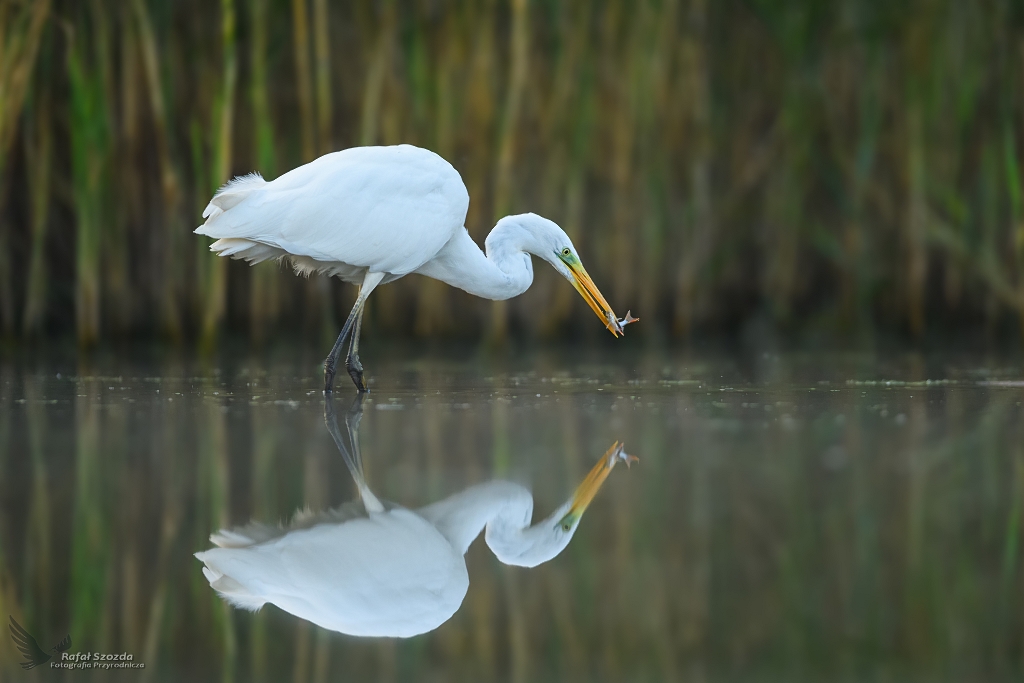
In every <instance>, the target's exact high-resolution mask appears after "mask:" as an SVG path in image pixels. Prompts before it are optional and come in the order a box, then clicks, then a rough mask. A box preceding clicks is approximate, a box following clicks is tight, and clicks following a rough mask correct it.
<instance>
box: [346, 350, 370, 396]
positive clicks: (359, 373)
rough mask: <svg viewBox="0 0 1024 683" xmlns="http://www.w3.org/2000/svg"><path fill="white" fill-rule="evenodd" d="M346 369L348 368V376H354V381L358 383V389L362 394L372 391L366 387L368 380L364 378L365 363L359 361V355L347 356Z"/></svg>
mask: <svg viewBox="0 0 1024 683" xmlns="http://www.w3.org/2000/svg"><path fill="white" fill-rule="evenodd" d="M345 369H346V370H348V376H349V377H351V378H352V383H353V384H355V385H356V390H357V391H358V392H359V393H360V394H365V393H367V392H369V391H370V390H369V389H368V388H367V387H366V380H365V379H363V364H362V363H360V362H359V356H349V357H348V358H346V359H345Z"/></svg>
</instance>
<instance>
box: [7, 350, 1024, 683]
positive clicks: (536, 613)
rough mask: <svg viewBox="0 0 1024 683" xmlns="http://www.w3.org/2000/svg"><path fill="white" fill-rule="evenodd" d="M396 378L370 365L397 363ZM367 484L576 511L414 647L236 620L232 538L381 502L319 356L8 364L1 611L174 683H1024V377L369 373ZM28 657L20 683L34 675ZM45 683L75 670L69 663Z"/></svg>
mask: <svg viewBox="0 0 1024 683" xmlns="http://www.w3.org/2000/svg"><path fill="white" fill-rule="evenodd" d="M367 360H368V362H367ZM364 362H365V363H366V365H367V371H368V375H369V376H370V377H371V378H372V384H371V388H372V393H371V394H370V395H369V397H368V398H367V399H366V401H365V403H364V406H363V417H362V422H361V426H360V434H359V440H360V444H361V451H362V459H363V464H364V470H365V477H366V480H367V483H368V485H369V486H370V488H372V489H373V491H374V492H375V493H376V494H377V495H379V496H380V497H381V498H383V499H386V500H389V501H394V502H396V503H398V504H400V505H403V506H406V507H409V508H415V507H419V506H423V505H427V504H429V503H432V502H436V501H438V500H442V499H444V498H445V497H447V496H450V495H452V494H455V493H457V492H459V491H462V490H464V489H466V488H467V487H471V486H473V485H476V484H480V483H482V482H487V481H492V480H504V481H511V482H515V483H519V484H522V485H525V486H527V487H528V488H529V489H530V490H531V491H532V493H533V498H534V503H535V507H534V518H535V519H539V518H541V517H546V516H547V515H548V514H549V513H550V512H551V511H552V510H554V509H555V508H556V507H557V506H558V505H559V504H561V503H562V502H564V501H565V500H566V498H567V496H569V495H570V494H571V493H572V491H573V489H574V488H575V487H576V485H577V484H578V483H579V482H580V481H581V480H582V478H583V477H584V475H586V473H587V471H588V470H590V468H591V466H593V465H594V463H595V462H597V460H598V459H599V458H600V457H601V455H602V454H603V453H605V452H606V450H607V449H608V447H609V446H610V445H611V444H612V443H613V442H615V441H622V442H625V443H626V446H627V450H628V451H629V452H630V453H632V454H635V455H637V456H638V457H639V458H640V462H639V464H638V465H634V466H633V467H632V468H630V469H628V470H627V469H626V468H616V469H615V471H614V472H612V473H611V475H610V476H609V477H608V480H607V481H606V483H605V484H604V487H603V488H602V489H601V491H600V492H599V493H598V495H597V496H596V498H595V500H594V501H593V503H592V504H591V505H590V507H589V508H588V509H587V511H586V514H585V515H584V516H583V518H582V520H581V521H580V524H579V528H578V530H577V531H576V533H575V536H574V538H573V539H572V541H571V542H570V543H569V545H568V546H567V547H566V549H565V550H564V551H563V552H561V554H559V555H557V556H556V557H555V558H554V559H552V560H550V561H548V562H546V563H544V564H541V565H540V566H538V567H535V568H532V569H527V568H520V567H510V566H506V565H504V564H502V563H500V562H499V561H498V560H497V559H496V558H495V556H494V555H493V554H492V553H491V552H490V550H489V549H488V548H487V546H486V545H485V544H484V542H483V539H478V540H477V541H476V542H475V543H474V544H473V545H472V546H471V547H470V549H469V552H468V554H467V556H466V565H467V569H468V576H469V587H468V590H467V592H466V596H465V600H464V602H463V603H462V605H461V607H460V608H459V609H458V610H457V611H456V612H455V614H454V616H452V617H451V618H450V619H449V620H447V621H445V622H444V623H443V624H441V625H440V626H439V627H438V628H436V630H433V631H431V632H429V633H426V634H424V635H420V636H416V637H413V638H408V639H394V638H374V639H367V638H358V637H353V636H346V635H342V634H338V633H334V632H331V631H328V630H325V629H322V628H320V627H317V626H314V625H312V624H310V623H309V622H307V621H304V620H302V619H299V618H297V617H295V616H293V615H291V614H288V613H286V612H284V611H282V610H280V609H278V608H276V607H273V606H267V607H265V608H264V609H263V610H261V611H260V612H258V613H255V614H253V613H249V612H246V611H240V610H237V609H234V608H232V607H230V606H228V605H227V604H225V603H224V602H223V601H222V600H221V599H220V598H218V597H217V595H216V593H215V592H214V591H213V590H211V588H210V585H209V583H208V581H207V580H206V579H205V578H204V576H203V574H202V571H201V567H202V565H201V563H200V562H198V561H197V560H196V559H195V558H194V557H193V553H195V552H197V551H202V550H205V549H207V548H209V547H211V545H210V542H209V536H210V534H211V533H212V532H215V531H216V530H218V529H219V528H221V527H230V526H235V525H240V524H245V523H247V522H249V521H251V520H258V521H261V522H264V523H269V524H276V523H277V522H279V521H287V520H288V519H290V518H291V517H292V515H293V514H294V513H295V511H296V510H297V509H306V508H308V509H309V510H310V511H314V512H315V511H318V510H326V509H329V508H332V507H335V506H339V505H342V504H344V503H346V502H348V501H351V500H353V499H354V498H355V497H356V491H355V487H354V485H353V482H352V478H351V476H349V473H348V470H347V468H346V466H345V463H344V461H343V459H342V457H341V456H340V454H339V451H338V449H337V448H336V446H335V444H334V441H333V440H332V438H331V436H330V434H329V433H328V430H327V428H326V426H325V424H324V419H323V417H324V406H323V398H322V396H321V393H320V391H319V389H320V379H319V377H318V375H317V370H316V359H315V357H313V356H307V355H305V354H301V353H294V354H292V353H287V352H279V353H277V354H275V355H273V356H268V357H263V356H261V357H246V358H243V359H241V360H239V359H230V358H224V359H221V360H219V361H215V362H205V363H204V362H199V361H192V360H181V359H177V360H170V359H157V360H153V359H132V358H122V357H115V356H106V357H101V358H97V359H91V360H82V361H74V362H71V361H68V360H66V359H65V360H62V359H59V358H49V357H45V356H42V357H40V356H32V357H28V358H21V359H18V360H17V361H16V362H15V361H5V362H2V363H0V406H2V410H0V606H2V607H3V612H4V615H5V616H6V615H7V614H10V615H13V616H14V617H15V618H16V619H17V620H18V621H19V622H20V623H21V624H22V625H23V626H25V628H26V629H27V630H28V631H29V632H30V633H33V634H34V635H35V636H36V638H37V639H38V640H39V642H40V645H41V646H42V647H43V648H44V649H47V648H49V647H50V645H51V644H52V643H56V642H57V641H58V640H60V638H62V637H63V635H64V634H65V633H68V632H69V633H70V634H71V636H72V639H73V641H74V644H73V647H72V651H79V650H81V651H99V652H117V653H121V652H127V653H131V654H132V655H133V658H134V661H136V662H144V663H145V664H146V668H145V669H144V670H142V671H141V672H136V673H118V674H107V673H104V672H102V671H93V672H92V673H91V674H90V675H92V676H93V677H94V678H96V679H98V680H101V679H104V678H106V677H107V676H108V675H109V676H120V677H121V678H125V677H132V678H134V677H136V676H148V677H149V678H150V679H151V680H179V679H182V678H184V677H185V676H188V677H189V678H190V679H191V680H238V681H243V680H268V681H279V680H295V681H325V680H337V679H341V678H348V679H352V680H382V681H389V680H446V681H447V680H465V681H480V680H508V681H545V680H552V681H553V680H684V679H685V680H694V679H696V680H708V681H718V680H764V679H787V680H838V679H842V680H861V679H871V680H877V679H879V678H882V679H908V678H909V679H929V680H934V679H936V678H938V679H946V680H966V679H971V680H976V679H977V678H979V677H983V678H986V679H1019V677H1020V675H1021V672H1022V658H1024V623H1022V614H1024V612H1022V609H1021V607H1022V601H1024V575H1022V564H1021V560H1022V557H1021V545H1020V540H1021V539H1020V537H1021V521H1022V514H1024V513H1022V507H1021V503H1022V495H1024V438H1022V437H1024V434H1022V429H1021V426H1020V425H1021V410H1022V408H1021V402H1022V401H1024V371H1022V369H1021V366H1020V363H1019V361H1017V360H1011V361H1000V360H998V359H996V360H993V359H991V358H982V359H979V358H967V357H934V356H933V357H923V356H917V355H904V356H897V357H890V358H886V359H879V358H877V357H874V356H870V355H828V356H824V355H823V356H808V355H790V356H777V355H773V354H756V355H748V356H737V357H732V356H727V355H702V354H683V355H664V354H662V355H645V356H642V357H640V358H639V359H637V358H628V357H624V356H621V355H616V356H601V355H588V356H585V357H579V356H573V355H571V354H550V355H546V354H534V355H531V356H528V357H522V358H513V359H500V360H488V359H485V358H479V357H476V356H473V357H470V358H468V359H458V358H453V357H451V356H449V357H438V358H418V359H416V360H411V361H410V360H404V359H402V358H400V357H397V356H396V357H393V358H388V357H386V356H385V357H376V358H374V357H373V356H372V355H370V354H368V358H367V359H364ZM350 398H351V395H350V394H349V387H348V385H346V384H344V383H341V380H339V392H338V395H337V398H336V403H337V404H338V405H339V407H340V408H342V409H344V408H346V407H347V405H348V402H349V400H350ZM20 659H21V657H20V655H19V653H17V652H16V651H15V650H14V648H13V646H12V645H11V643H10V641H9V640H8V639H6V638H4V639H3V640H2V643H0V672H3V674H4V678H5V679H7V678H8V677H9V678H10V680H20V679H21V678H22V677H25V678H28V677H30V676H31V674H26V673H24V672H22V671H21V670H20V669H19V668H18V667H17V662H18V661H20ZM39 671H42V674H43V677H46V678H48V677H51V676H65V677H67V678H69V679H70V678H74V677H76V676H82V675H86V674H83V673H82V672H59V671H55V670H53V669H50V668H49V665H48V664H45V665H43V666H41V667H39V668H38V669H36V672H39Z"/></svg>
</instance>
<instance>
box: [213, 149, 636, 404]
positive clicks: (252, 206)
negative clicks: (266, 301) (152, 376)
mask: <svg viewBox="0 0 1024 683" xmlns="http://www.w3.org/2000/svg"><path fill="white" fill-rule="evenodd" d="M468 208H469V193H468V191H467V190H466V186H465V184H464V183H463V182H462V177H461V176H460V175H459V172H458V171H456V170H455V169H454V168H453V167H452V165H451V164H449V163H448V162H447V161H445V160H444V159H442V158H441V157H440V156H438V155H437V154H434V153H433V152H430V151H428V150H425V149H420V148H418V147H413V146H411V145H396V146H392V147H354V148H351V149H346V150H343V151H341V152H334V153H331V154H325V155H324V156H322V157H320V158H319V159H316V160H314V161H311V162H309V163H308V164H305V165H303V166H299V167H298V168H296V169H294V170H292V171H289V172H288V173H285V174H284V175H282V176H280V177H279V178H276V179H275V180H272V181H270V182H267V181H265V180H264V179H263V178H261V177H260V176H259V175H258V174H255V173H253V174H250V175H247V176H244V177H241V178H236V179H234V180H232V181H231V182H229V183H227V184H226V185H224V186H223V187H222V188H221V189H220V190H219V191H218V192H217V194H216V195H214V197H213V199H212V200H210V203H209V205H208V206H207V207H206V210H205V211H203V218H205V219H206V222H205V223H204V224H203V225H201V226H200V227H199V228H197V229H196V231H195V232H196V233H197V234H200V235H206V236H208V237H213V238H215V239H216V241H215V242H213V244H211V245H210V249H211V250H212V251H214V252H216V253H217V254H219V255H221V256H230V257H232V258H235V259H245V260H246V261H248V262H249V263H258V262H260V261H265V260H267V259H275V258H282V257H287V258H289V259H290V260H291V261H292V264H293V265H294V267H295V269H296V271H298V272H300V273H303V274H309V273H313V272H317V273H324V274H327V275H328V276H332V275H335V276H338V277H339V278H341V279H342V280H345V281H346V282H351V283H353V284H356V285H359V294H358V296H357V297H356V302H355V305H354V306H353V307H352V312H351V313H350V314H349V316H348V319H347V320H346V321H345V324H344V326H343V327H342V330H341V334H339V335H338V340H337V341H336V342H335V344H334V347H333V348H332V349H331V353H330V355H328V357H327V360H326V361H325V364H324V391H325V392H330V391H331V390H332V388H333V383H334V374H335V367H336V365H337V362H338V358H339V357H340V355H341V351H342V348H343V347H344V345H345V343H346V341H348V344H349V349H348V353H347V355H346V359H345V367H346V369H347V371H348V374H349V376H350V377H351V378H352V381H353V382H354V383H355V385H356V388H357V389H358V390H359V391H360V392H363V391H366V383H365V381H364V380H363V368H362V364H361V363H360V361H359V328H360V324H361V322H362V315H363V307H364V304H365V303H366V298H367V297H368V296H369V295H370V293H371V292H372V291H373V290H374V288H375V287H377V286H378V285H380V284H383V283H387V282H391V281H393V280H397V279H398V278H400V277H402V276H404V275H408V274H409V273H419V274H421V275H426V276H427V277H432V278H435V279H437V280H441V281H443V282H446V283H448V284H450V285H452V286H455V287H459V288H460V289H464V290H465V291H467V292H469V293H470V294H474V295H476V296H480V297H483V298H485V299H493V300H502V299H509V298H511V297H514V296H518V295H520V294H522V293H523V292H525V291H526V290H527V289H528V288H529V287H530V284H531V283H532V282H533V264H532V261H531V260H530V254H533V255H534V256H538V257H539V258H541V259H543V260H545V261H547V262H548V263H550V264H551V265H552V266H553V267H554V268H555V270H557V271H558V272H559V273H560V274H561V275H562V276H563V277H565V278H566V279H568V280H569V281H570V282H571V283H572V285H573V286H574V287H575V288H576V290H577V291H578V292H579V293H580V295H581V296H582V297H583V298H584V299H585V300H586V302H587V304H588V305H589V306H590V307H591V308H592V309H593V310H594V312H595V313H596V314H597V315H598V317H599V318H601V320H602V322H603V323H604V324H605V326H606V327H607V328H608V329H609V330H610V331H611V333H612V334H613V335H615V336H619V335H621V334H622V333H623V328H624V327H625V326H626V325H628V324H629V323H631V322H634V321H635V320H636V319H635V318H631V317H630V315H629V313H627V314H626V317H625V318H622V319H621V320H620V319H618V318H616V316H615V313H614V312H613V311H612V308H611V306H609V305H608V302H607V301H606V300H605V298H604V296H602V295H601V292H600V291H599V290H598V288H597V286H596V285H595V284H594V281H593V280H592V279H591V278H590V275H588V274H587V271H586V269H585V268H584V267H583V264H582V263H581V262H580V258H579V254H577V252H576V248H575V247H574V246H573V244H572V240H570V239H569V237H568V235H566V234H565V232H564V231H563V230H562V229H561V228H560V227H558V225H556V224H555V223H554V222H552V221H550V220H548V219H546V218H542V217H540V216H537V215H535V214H532V213H526V214H520V215H516V216H506V217H505V218H502V219H501V220H499V221H498V223H497V224H496V225H495V226H494V228H493V229H492V230H491V232H490V234H488V235H487V239H486V241H485V243H484V246H485V249H486V254H485V253H484V252H483V251H481V250H480V247H478V246H477V244H476V243H475V242H474V241H473V239H472V238H471V237H470V236H469V233H468V232H467V231H466V228H465V222H466V211H467V210H468Z"/></svg>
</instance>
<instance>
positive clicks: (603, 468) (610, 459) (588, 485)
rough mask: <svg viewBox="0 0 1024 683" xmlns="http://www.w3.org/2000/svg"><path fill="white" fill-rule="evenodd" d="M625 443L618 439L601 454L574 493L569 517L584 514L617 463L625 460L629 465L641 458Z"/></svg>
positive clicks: (577, 517) (574, 517) (627, 465)
mask: <svg viewBox="0 0 1024 683" xmlns="http://www.w3.org/2000/svg"><path fill="white" fill-rule="evenodd" d="M625 447H626V446H625V444H620V443H619V442H618V441H616V442H615V443H613V444H612V447H611V448H609V449H608V451H607V452H606V453H605V454H604V455H603V456H601V459H600V460H599V461H598V463H597V464H596V465H594V468H593V469H592V470H590V473H589V474H588V475H587V476H586V478H585V479H584V480H583V483H581V484H580V485H579V486H578V487H577V488H576V492H575V493H573V495H572V505H570V506H569V512H568V514H567V515H566V516H567V517H572V518H573V519H579V518H580V516H581V515H582V514H583V511H584V510H586V509H587V506H588V505H590V501H592V500H594V496H596V495H597V492H598V490H599V489H600V488H601V484H603V483H604V480H605V479H607V478H608V474H609V473H610V472H611V471H612V468H613V467H615V465H616V463H619V462H624V463H626V467H629V464H630V463H631V462H637V461H638V460H639V459H638V458H637V457H636V456H633V455H629V454H627V453H626V451H625V450H624V448H625Z"/></svg>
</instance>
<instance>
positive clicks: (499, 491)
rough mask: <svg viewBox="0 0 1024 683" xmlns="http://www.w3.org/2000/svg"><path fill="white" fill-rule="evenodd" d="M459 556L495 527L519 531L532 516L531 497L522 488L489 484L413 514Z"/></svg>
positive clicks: (511, 485)
mask: <svg viewBox="0 0 1024 683" xmlns="http://www.w3.org/2000/svg"><path fill="white" fill-rule="evenodd" d="M416 512H417V513H418V514H419V515H420V516H421V517H423V518H425V519H426V520H427V521H428V522H430V523H431V524H433V525H434V526H435V527H436V528H437V530H438V531H440V532H441V535H442V536H444V537H445V538H446V539H448V542H449V543H450V544H451V546H452V548H454V549H455V550H456V552H459V553H461V554H463V555H465V554H466V551H467V550H469V546H470V544H471V543H472V542H473V539H475V538H476V537H477V536H479V535H480V532H481V531H483V530H484V528H485V527H487V528H489V525H492V524H493V525H495V526H496V527H497V528H499V529H500V530H501V531H502V532H503V533H514V532H521V531H522V530H523V529H525V528H526V527H528V526H530V521H531V519H532V517H533V496H531V495H530V492H529V491H527V490H526V489H525V488H523V487H522V486H519V485H518V484H513V483H511V482H507V481H490V482H487V483H485V484H478V485H476V486H471V487H469V488H468V489H466V490H465V491H462V492H460V493H456V494H455V495H453V496H449V497H448V498H445V499H444V500H441V501H438V502H436V503H433V504H431V505H428V506H426V507H424V508H420V509H419V510H417V511H416Z"/></svg>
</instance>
